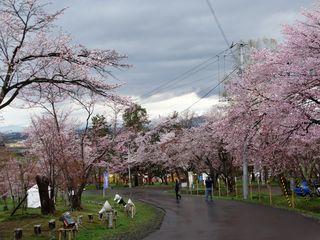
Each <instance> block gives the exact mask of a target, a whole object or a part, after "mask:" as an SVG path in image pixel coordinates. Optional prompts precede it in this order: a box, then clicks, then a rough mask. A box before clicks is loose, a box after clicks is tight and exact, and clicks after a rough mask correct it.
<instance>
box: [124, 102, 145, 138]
mask: <svg viewBox="0 0 320 240" xmlns="http://www.w3.org/2000/svg"><path fill="white" fill-rule="evenodd" d="M122 118H123V122H124V126H125V127H126V128H132V129H134V130H135V131H136V132H139V131H142V130H144V129H146V125H147V124H149V120H148V115H147V110H146V109H145V108H143V107H141V106H140V105H138V104H134V105H133V106H132V107H129V108H127V109H126V110H125V111H124V114H123V115H122Z"/></svg>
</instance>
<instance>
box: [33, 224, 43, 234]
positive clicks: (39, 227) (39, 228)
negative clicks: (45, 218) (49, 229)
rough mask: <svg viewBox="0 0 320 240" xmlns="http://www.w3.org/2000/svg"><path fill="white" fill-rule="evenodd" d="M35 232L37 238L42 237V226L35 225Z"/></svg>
mask: <svg viewBox="0 0 320 240" xmlns="http://www.w3.org/2000/svg"><path fill="white" fill-rule="evenodd" d="M33 231H34V234H35V235H36V236H40V235H41V225H40V224H38V225H34V226H33Z"/></svg>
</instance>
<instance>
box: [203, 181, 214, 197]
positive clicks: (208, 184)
mask: <svg viewBox="0 0 320 240" xmlns="http://www.w3.org/2000/svg"><path fill="white" fill-rule="evenodd" d="M205 185H206V201H208V200H209V196H210V199H211V201H212V186H213V182H212V180H211V178H210V177H207V179H206V181H205Z"/></svg>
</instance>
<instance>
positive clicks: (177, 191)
mask: <svg viewBox="0 0 320 240" xmlns="http://www.w3.org/2000/svg"><path fill="white" fill-rule="evenodd" d="M174 190H175V192H176V199H177V200H180V199H181V195H180V194H179V192H180V182H179V181H178V179H176V183H175V186H174Z"/></svg>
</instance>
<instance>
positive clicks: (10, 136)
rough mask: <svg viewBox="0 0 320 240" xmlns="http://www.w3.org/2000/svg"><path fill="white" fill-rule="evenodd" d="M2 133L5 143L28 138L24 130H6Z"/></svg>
mask: <svg viewBox="0 0 320 240" xmlns="http://www.w3.org/2000/svg"><path fill="white" fill-rule="evenodd" d="M1 135H2V138H3V141H4V142H5V143H12V142H18V141H22V140H26V139H27V136H26V135H25V134H24V133H22V132H6V133H1Z"/></svg>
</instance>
